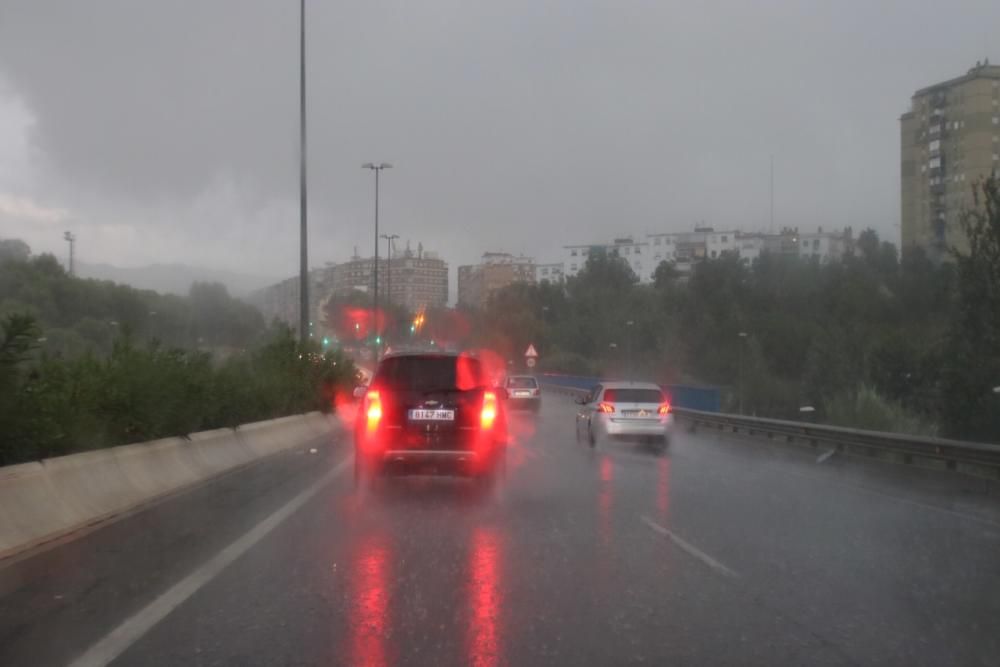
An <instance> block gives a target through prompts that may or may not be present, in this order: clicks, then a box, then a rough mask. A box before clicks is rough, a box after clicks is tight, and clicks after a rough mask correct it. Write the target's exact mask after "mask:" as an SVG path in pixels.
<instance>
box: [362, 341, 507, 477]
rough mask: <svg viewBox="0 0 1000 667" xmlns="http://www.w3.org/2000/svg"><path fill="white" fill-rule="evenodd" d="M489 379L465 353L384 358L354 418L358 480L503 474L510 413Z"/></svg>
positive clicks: (471, 357)
mask: <svg viewBox="0 0 1000 667" xmlns="http://www.w3.org/2000/svg"><path fill="white" fill-rule="evenodd" d="M489 379H490V378H489V377H488V376H487V375H486V374H485V373H484V370H483V366H482V363H481V362H480V360H479V359H478V358H476V357H475V356H472V355H468V354H449V353H438V352H432V353H403V354H395V355H389V356H386V357H385V358H384V359H382V361H381V362H380V363H379V365H378V368H377V369H376V370H375V374H374V376H373V377H372V380H371V383H370V384H369V385H368V389H367V391H366V392H365V396H364V398H363V400H362V403H361V408H360V409H359V410H358V414H357V417H356V421H355V426H354V452H355V457H354V461H355V466H354V473H355V481H356V482H362V481H363V480H370V479H373V478H375V477H378V476H380V475H382V474H383V473H385V472H390V471H391V472H422V473H428V472H429V473H433V474H460V475H469V476H474V477H477V478H480V479H482V480H485V481H490V482H492V481H493V480H495V479H496V477H498V476H499V475H502V474H503V471H504V470H505V462H506V454H507V414H506V410H505V408H504V402H503V400H501V396H500V395H499V392H498V390H496V389H494V388H492V387H490V386H489Z"/></svg>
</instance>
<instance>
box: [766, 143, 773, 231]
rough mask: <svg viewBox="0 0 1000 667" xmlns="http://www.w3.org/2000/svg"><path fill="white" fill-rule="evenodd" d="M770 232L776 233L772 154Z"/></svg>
mask: <svg viewBox="0 0 1000 667" xmlns="http://www.w3.org/2000/svg"><path fill="white" fill-rule="evenodd" d="M767 231H768V232H770V233H772V234H773V233H774V156H773V155H772V156H771V224H770V226H769V227H768V229H767Z"/></svg>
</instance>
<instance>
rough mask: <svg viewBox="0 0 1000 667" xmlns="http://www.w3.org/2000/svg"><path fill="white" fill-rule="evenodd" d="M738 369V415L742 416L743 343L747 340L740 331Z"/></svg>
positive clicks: (745, 335) (743, 332)
mask: <svg viewBox="0 0 1000 667" xmlns="http://www.w3.org/2000/svg"><path fill="white" fill-rule="evenodd" d="M738 335H739V337H740V346H739V367H740V414H743V341H745V340H746V338H747V332H746V331H741V332H740V333H739V334H738Z"/></svg>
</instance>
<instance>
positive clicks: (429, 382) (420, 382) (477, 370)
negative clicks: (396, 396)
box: [372, 355, 487, 391]
mask: <svg viewBox="0 0 1000 667" xmlns="http://www.w3.org/2000/svg"><path fill="white" fill-rule="evenodd" d="M372 384H373V385H377V386H380V387H385V388H387V389H412V390H415V391H428V390H431V389H461V390H463V391H464V390H468V389H475V388H477V387H482V386H485V385H486V384H487V383H486V378H485V376H484V373H483V367H482V364H481V363H480V362H479V360H478V359H475V358H473V357H469V356H465V355H458V356H426V357H421V356H412V357H390V358H388V359H383V360H382V363H380V364H379V366H378V371H377V372H376V373H375V379H374V380H373V381H372Z"/></svg>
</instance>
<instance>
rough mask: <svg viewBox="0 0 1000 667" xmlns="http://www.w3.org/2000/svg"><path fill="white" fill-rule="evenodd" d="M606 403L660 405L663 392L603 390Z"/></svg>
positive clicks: (651, 390) (654, 390)
mask: <svg viewBox="0 0 1000 667" xmlns="http://www.w3.org/2000/svg"><path fill="white" fill-rule="evenodd" d="M604 400H605V401H607V402H608V403H662V402H663V392H661V391H659V390H658V389H605V390H604Z"/></svg>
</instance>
